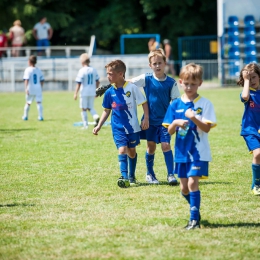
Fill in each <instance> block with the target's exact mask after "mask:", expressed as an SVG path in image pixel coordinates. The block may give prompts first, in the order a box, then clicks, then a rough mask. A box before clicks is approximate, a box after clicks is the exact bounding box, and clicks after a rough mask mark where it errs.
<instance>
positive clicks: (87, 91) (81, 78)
mask: <svg viewBox="0 0 260 260" xmlns="http://www.w3.org/2000/svg"><path fill="white" fill-rule="evenodd" d="M98 80H99V75H98V73H97V71H96V69H94V68H92V67H89V66H84V67H82V68H81V69H80V70H79V72H78V75H77V77H76V80H75V81H76V82H78V83H80V84H81V86H80V96H81V97H83V96H92V97H94V96H96V81H98Z"/></svg>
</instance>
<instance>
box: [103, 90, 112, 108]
mask: <svg viewBox="0 0 260 260" xmlns="http://www.w3.org/2000/svg"><path fill="white" fill-rule="evenodd" d="M110 97H111V94H110V90H109V89H108V90H107V91H106V92H105V94H104V98H103V102H102V107H103V108H105V109H112V104H111V98H110Z"/></svg>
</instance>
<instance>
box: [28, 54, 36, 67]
mask: <svg viewBox="0 0 260 260" xmlns="http://www.w3.org/2000/svg"><path fill="white" fill-rule="evenodd" d="M29 61H30V63H31V64H33V65H35V64H36V63H37V57H36V56H35V55H31V56H30V57H29Z"/></svg>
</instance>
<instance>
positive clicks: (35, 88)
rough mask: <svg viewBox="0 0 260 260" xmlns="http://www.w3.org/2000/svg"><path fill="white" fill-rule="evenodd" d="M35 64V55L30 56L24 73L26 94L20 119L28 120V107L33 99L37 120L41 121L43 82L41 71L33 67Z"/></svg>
mask: <svg viewBox="0 0 260 260" xmlns="http://www.w3.org/2000/svg"><path fill="white" fill-rule="evenodd" d="M36 63H37V57H36V56H35V55H31V56H30V57H29V60H28V64H29V67H28V68H26V69H25V71H24V76H23V79H24V86H25V93H26V104H25V106H24V114H23V117H22V119H23V120H28V113H29V110H30V105H31V104H32V101H33V100H34V99H35V101H36V102H37V109H38V120H39V121H43V115H42V111H43V107H42V87H43V82H44V77H43V74H42V71H41V70H40V69H39V68H37V67H35V64H36Z"/></svg>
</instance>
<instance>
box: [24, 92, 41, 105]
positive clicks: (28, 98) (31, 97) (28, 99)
mask: <svg viewBox="0 0 260 260" xmlns="http://www.w3.org/2000/svg"><path fill="white" fill-rule="evenodd" d="M34 99H35V101H36V102H37V103H41V102H42V94H38V95H26V96H25V100H26V103H28V104H32V102H33V100H34Z"/></svg>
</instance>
